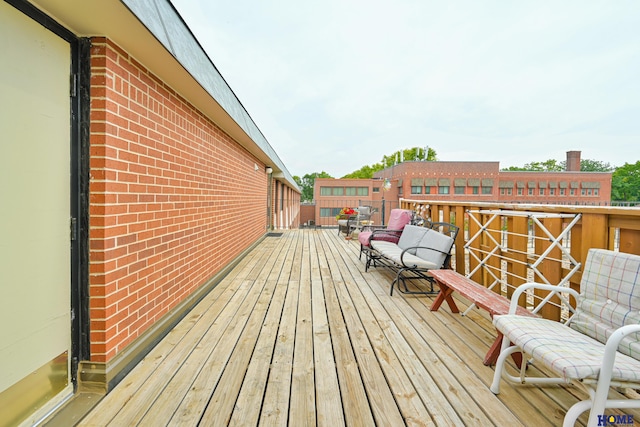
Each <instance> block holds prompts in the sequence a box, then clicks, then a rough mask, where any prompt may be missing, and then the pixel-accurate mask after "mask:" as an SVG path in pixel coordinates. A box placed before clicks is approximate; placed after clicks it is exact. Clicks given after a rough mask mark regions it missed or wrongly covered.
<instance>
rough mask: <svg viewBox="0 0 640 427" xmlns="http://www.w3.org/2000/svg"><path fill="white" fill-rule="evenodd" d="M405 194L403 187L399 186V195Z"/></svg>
mask: <svg viewBox="0 0 640 427" xmlns="http://www.w3.org/2000/svg"><path fill="white" fill-rule="evenodd" d="M403 194H404V191H403V190H402V187H398V196H402V195H403Z"/></svg>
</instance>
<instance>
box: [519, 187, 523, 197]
mask: <svg viewBox="0 0 640 427" xmlns="http://www.w3.org/2000/svg"><path fill="white" fill-rule="evenodd" d="M522 195H524V189H523V188H518V196H522Z"/></svg>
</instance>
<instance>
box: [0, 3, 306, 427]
mask: <svg viewBox="0 0 640 427" xmlns="http://www.w3.org/2000/svg"><path fill="white" fill-rule="evenodd" d="M0 34H1V36H0V45H1V47H2V51H3V61H2V63H1V65H0V76H1V78H0V85H1V86H2V93H3V96H2V98H1V101H0V102H2V111H3V114H2V115H0V117H1V118H0V120H1V121H2V129H3V137H4V138H3V143H2V144H1V145H0V150H1V153H0V166H1V167H0V173H1V174H2V176H1V177H0V178H1V179H0V181H1V182H2V184H1V185H2V194H3V202H2V203H3V204H2V206H3V207H10V209H0V215H1V219H2V221H0V224H3V225H2V235H3V239H2V241H1V242H0V282H1V283H2V297H0V328H1V329H0V341H1V342H2V346H0V366H2V369H1V370H0V408H2V411H0V425H13V424H17V423H18V422H20V421H23V420H27V422H29V423H30V424H33V423H36V422H37V421H38V419H39V418H38V417H39V416H41V415H42V414H45V413H46V412H47V411H49V410H50V409H51V408H53V407H54V406H56V405H58V404H60V403H61V402H64V401H66V400H67V399H69V398H70V396H72V395H73V393H74V392H75V391H77V390H82V389H84V388H87V387H91V388H93V389H94V390H95V389H100V390H103V391H104V390H108V389H110V388H112V387H113V386H114V385H115V384H116V383H117V382H118V381H120V379H122V378H123V376H124V375H125V374H126V373H127V372H128V371H129V370H130V369H131V368H132V367H133V366H134V365H135V364H136V363H137V362H138V361H139V360H141V358H142V357H144V355H145V354H146V352H148V351H149V349H150V348H152V347H153V346H154V345H155V343H157V342H158V341H159V340H160V339H161V338H162V336H163V335H164V334H166V333H167V332H168V331H169V330H170V328H171V326H172V325H174V324H175V323H176V322H177V321H178V320H179V319H180V318H181V317H183V316H184V315H185V314H186V313H187V312H188V311H189V310H190V308H191V307H193V306H194V305H195V304H196V303H197V302H198V301H199V299H201V298H202V296H203V295H205V293H206V292H208V291H209V290H211V289H212V288H213V287H214V286H215V285H216V283H217V282H218V280H219V279H220V278H221V277H223V276H224V274H225V273H226V271H228V270H229V269H230V268H231V267H232V266H233V265H234V263H236V262H237V261H238V260H239V259H240V257H242V255H243V254H244V253H246V252H247V251H248V250H249V249H251V248H252V247H253V245H255V244H256V243H257V242H259V241H260V239H262V238H263V237H264V236H265V234H266V232H267V231H268V230H269V229H271V228H290V227H297V226H298V221H299V206H300V191H299V189H298V187H297V185H296V184H295V182H294V180H293V178H292V177H291V175H290V174H289V172H288V171H287V169H286V167H285V165H284V164H283V163H282V162H281V161H280V159H279V157H278V156H277V154H276V153H275V152H274V150H273V148H272V147H271V146H270V144H269V143H268V142H267V141H266V140H265V138H264V136H263V135H262V133H261V132H260V130H259V129H258V128H257V127H256V125H255V123H254V122H253V121H252V120H251V117H250V116H249V114H248V113H247V112H246V111H245V110H244V108H243V107H242V104H241V103H240V101H239V100H238V99H237V98H236V97H235V95H234V94H233V92H232V90H231V88H229V86H228V85H227V84H226V82H225V81H224V79H223V78H222V77H221V76H220V75H219V74H218V72H217V70H216V69H215V67H214V65H213V63H212V62H211V60H210V59H209V58H208V57H207V55H206V54H205V53H204V51H203V50H202V48H201V47H200V45H199V44H198V42H197V41H196V40H195V38H194V37H193V35H192V34H191V32H190V31H189V29H188V28H187V27H186V25H185V24H184V22H183V21H182V19H181V18H180V17H179V15H178V14H177V12H176V10H175V9H174V8H173V6H172V5H171V3H170V2H169V1H167V0H150V1H144V2H141V1H137V0H136V1H134V0H100V1H85V0H66V1H58V0H30V1H27V0H8V1H5V2H0ZM70 74H71V75H70ZM70 124H71V126H70ZM239 231H241V232H239Z"/></svg>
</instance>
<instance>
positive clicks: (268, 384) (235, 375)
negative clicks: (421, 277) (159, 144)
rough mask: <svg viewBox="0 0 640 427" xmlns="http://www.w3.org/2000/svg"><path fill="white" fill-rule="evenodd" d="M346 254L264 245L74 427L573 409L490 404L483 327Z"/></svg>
mask: <svg viewBox="0 0 640 427" xmlns="http://www.w3.org/2000/svg"><path fill="white" fill-rule="evenodd" d="M358 250H359V246H358V245H357V243H356V242H354V241H346V240H344V238H342V237H338V236H337V232H336V230H335V229H324V230H320V229H318V230H292V231H285V232H284V233H283V235H282V236H280V237H267V238H265V239H264V240H263V241H262V242H261V243H260V244H259V245H258V247H257V248H256V249H254V250H253V251H252V252H251V253H250V254H249V255H248V256H247V257H245V258H244V259H243V260H242V262H241V263H240V264H239V265H238V266H237V267H236V268H235V269H234V270H233V271H232V272H231V273H230V274H229V275H228V276H227V277H226V278H225V279H224V280H223V281H222V282H221V283H220V284H219V285H218V286H217V287H216V288H215V289H214V290H213V291H212V292H211V293H210V294H209V295H208V296H207V297H206V298H205V299H204V300H203V301H202V302H201V303H200V304H199V305H198V306H197V307H196V308H195V309H194V310H193V311H192V312H191V313H190V314H189V315H188V316H187V317H186V318H185V319H184V320H183V321H182V322H181V323H179V324H178V325H177V326H176V327H175V329H174V330H173V331H172V332H171V333H169V335H167V337H166V338H165V339H164V340H163V341H162V342H161V343H160V344H159V345H158V346H157V347H156V348H154V349H153V350H152V351H151V353H149V354H148V356H147V357H146V358H145V359H144V360H143V361H142V362H141V363H140V364H139V365H138V366H137V367H136V368H135V369H134V370H133V371H132V372H131V373H130V374H129V375H128V376H127V377H126V378H125V379H124V380H122V382H121V383H120V384H119V385H118V386H117V387H116V388H115V389H114V390H113V391H112V392H111V393H110V394H109V395H107V396H106V397H105V398H104V399H103V400H102V401H101V402H100V403H99V404H98V405H97V406H96V407H95V408H94V409H93V410H92V411H91V412H90V413H89V414H88V415H87V416H86V417H85V418H84V419H83V420H82V422H81V423H80V425H86V426H106V425H112V426H124V425H127V426H128V425H149V426H158V425H169V424H171V425H197V424H200V425H203V426H219V425H227V424H230V425H240V426H248V425H293V426H298V425H318V426H321V425H328V426H331V427H335V426H338V425H354V426H370V425H381V426H399V425H430V426H461V425H467V426H491V425H495V426H517V425H535V426H557V425H560V424H561V423H562V417H563V416H564V413H565V411H566V409H567V408H568V407H570V406H571V405H572V404H573V403H575V402H576V401H577V398H576V395H577V396H583V394H582V392H581V391H580V390H577V389H575V388H572V387H547V388H545V389H540V388H538V387H512V386H509V385H507V384H506V383H503V390H502V393H501V394H500V395H499V396H494V395H493V394H492V393H491V391H490V390H489V388H488V387H489V384H490V382H491V379H492V376H493V369H492V368H490V367H487V366H484V365H483V364H482V359H483V356H484V354H485V353H486V351H487V349H488V348H489V346H490V344H491V342H492V341H493V340H494V338H495V330H494V329H493V328H492V326H491V322H490V320H489V317H488V316H487V315H486V313H484V312H482V311H480V310H474V311H472V312H471V313H470V314H469V316H467V317H462V316H461V315H459V314H457V315H456V314H452V313H450V312H449V311H448V308H447V307H443V308H442V309H441V310H440V311H438V312H435V313H434V312H431V311H429V305H430V304H431V301H432V299H431V298H429V297H424V296H417V297H416V296H403V295H399V294H397V293H396V294H395V295H394V296H393V297H390V296H389V283H390V280H391V279H390V277H391V276H390V274H389V273H388V272H385V271H384V270H381V269H372V270H370V271H369V272H367V273H365V272H364V268H363V263H362V262H361V261H359V260H358ZM459 302H460V307H461V308H462V307H465V306H466V304H465V302H464V301H459ZM531 369H533V368H531ZM584 420H585V417H584V416H583V417H582V418H581V421H582V422H584Z"/></svg>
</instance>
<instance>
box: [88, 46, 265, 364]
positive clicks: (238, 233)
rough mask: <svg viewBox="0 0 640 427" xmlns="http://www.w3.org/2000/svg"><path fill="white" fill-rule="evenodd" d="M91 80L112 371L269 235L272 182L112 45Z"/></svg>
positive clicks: (94, 330) (100, 280)
mask: <svg viewBox="0 0 640 427" xmlns="http://www.w3.org/2000/svg"><path fill="white" fill-rule="evenodd" d="M91 72H92V77H91V125H90V126H91V128H90V132H91V135H90V144H91V160H90V162H91V182H90V212H89V214H90V317H91V353H92V356H91V357H92V360H93V361H96V362H105V361H108V360H109V359H111V358H112V357H113V356H114V355H116V354H117V353H118V352H119V351H121V350H122V349H123V348H124V347H125V346H126V345H127V344H128V343H130V342H131V341H132V340H134V339H135V338H136V337H138V336H139V335H140V334H141V333H143V332H144V331H145V330H146V329H147V328H149V326H150V325H152V324H153V323H154V322H156V321H157V320H158V319H159V318H160V317H162V316H163V315H165V314H166V313H167V312H168V311H169V310H171V309H172V308H173V307H175V306H176V305H177V304H178V303H179V302H180V301H182V300H184V298H185V297H187V296H188V295H190V294H191V293H192V292H193V291H194V290H196V289H197V288H198V287H199V286H201V285H203V283H205V282H206V281H207V279H209V278H210V277H212V276H213V275H214V274H215V273H217V272H218V271H220V270H221V269H222V268H223V267H224V266H225V265H226V264H227V263H228V262H229V261H231V260H232V259H233V258H234V257H236V256H237V255H238V254H240V253H241V252H242V251H243V250H244V249H245V248H247V247H248V246H249V245H251V244H252V243H253V242H255V241H256V240H257V239H258V238H259V237H260V236H262V235H263V234H264V232H265V228H266V218H265V212H266V209H267V203H266V198H267V175H266V173H265V172H264V171H265V165H264V164H262V163H261V162H259V161H258V160H256V159H255V158H254V157H253V156H252V155H251V154H250V153H249V152H247V151H246V150H245V149H243V148H242V147H241V146H239V145H238V144H236V143H235V142H234V141H233V140H232V139H231V138H229V137H228V136H227V135H226V134H225V133H224V132H223V131H222V130H221V129H220V128H218V127H217V126H216V125H215V124H214V123H212V122H211V121H210V120H209V119H207V118H206V117H204V116H203V115H202V114H200V113H199V112H198V111H197V110H196V109H195V108H194V107H193V106H191V105H190V104H189V103H188V102H186V101H185V100H184V99H183V98H181V97H180V95H179V94H177V93H175V92H174V91H173V90H172V89H171V88H170V87H167V86H166V85H165V84H163V83H162V82H161V81H160V80H159V79H158V78H156V77H155V76H154V75H153V74H152V73H151V72H149V71H148V70H146V69H145V68H144V67H143V66H142V65H141V64H139V63H137V62H136V61H135V59H133V58H131V57H129V55H128V54H127V53H126V52H124V51H122V50H121V49H120V48H119V47H118V46H117V45H115V44H114V43H113V42H112V41H110V40H107V39H104V38H94V39H93V47H92V52H91ZM256 165H257V166H258V168H257V170H256V168H255V166H256Z"/></svg>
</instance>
